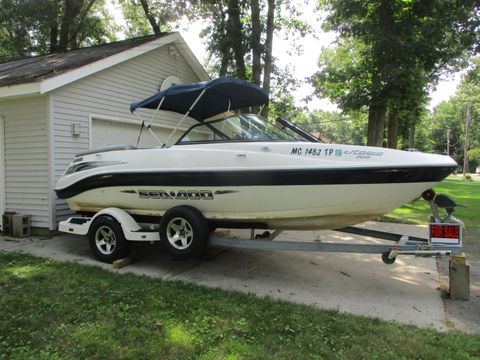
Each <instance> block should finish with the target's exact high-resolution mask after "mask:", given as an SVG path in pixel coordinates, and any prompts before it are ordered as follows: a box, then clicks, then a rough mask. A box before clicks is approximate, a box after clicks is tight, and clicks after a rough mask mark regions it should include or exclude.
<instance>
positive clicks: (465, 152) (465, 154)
mask: <svg viewBox="0 0 480 360" xmlns="http://www.w3.org/2000/svg"><path fill="white" fill-rule="evenodd" d="M470 106H471V102H470V100H468V101H467V119H466V121H465V141H464V147H463V176H465V175H466V174H467V172H468V127H469V126H470Z"/></svg>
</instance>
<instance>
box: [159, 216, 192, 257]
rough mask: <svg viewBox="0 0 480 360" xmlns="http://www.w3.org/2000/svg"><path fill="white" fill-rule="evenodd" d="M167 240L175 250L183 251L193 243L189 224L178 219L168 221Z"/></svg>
mask: <svg viewBox="0 0 480 360" xmlns="http://www.w3.org/2000/svg"><path fill="white" fill-rule="evenodd" d="M166 232H167V239H168V242H169V243H170V245H172V246H173V247H174V248H175V249H178V250H185V249H187V248H188V247H189V246H190V245H191V244H192V241H193V228H192V225H190V223H189V222H188V221H187V220H185V219H183V218H180V217H177V218H174V219H172V220H170V222H169V223H168V225H167V229H166Z"/></svg>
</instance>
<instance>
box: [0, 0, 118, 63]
mask: <svg viewBox="0 0 480 360" xmlns="http://www.w3.org/2000/svg"><path fill="white" fill-rule="evenodd" d="M115 30H116V28H115V25H114V24H113V22H112V21H111V19H110V17H109V15H108V13H107V11H106V10H105V2H104V1H103V0H63V1H59V0H0V60H3V61H6V60H12V59H17V58H22V57H26V56H33V55H43V54H48V53H52V52H56V51H65V50H70V49H76V48H78V47H81V46H89V45H94V44H100V43H104V42H107V41H111V40H114V39H115Z"/></svg>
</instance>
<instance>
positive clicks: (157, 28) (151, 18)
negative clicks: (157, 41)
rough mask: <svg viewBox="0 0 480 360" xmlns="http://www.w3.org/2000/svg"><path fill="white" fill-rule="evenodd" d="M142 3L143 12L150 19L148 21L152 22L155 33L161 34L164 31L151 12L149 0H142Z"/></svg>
mask: <svg viewBox="0 0 480 360" xmlns="http://www.w3.org/2000/svg"><path fill="white" fill-rule="evenodd" d="M140 3H141V4H142V8H143V12H144V13H145V16H146V17H147V19H148V22H149V23H150V26H151V27H152V30H153V33H154V34H155V35H159V34H161V33H162V32H161V31H160V26H158V24H157V21H156V20H155V16H153V15H152V13H151V12H150V8H149V6H148V1H147V0H140Z"/></svg>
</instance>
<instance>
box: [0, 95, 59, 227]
mask: <svg viewBox="0 0 480 360" xmlns="http://www.w3.org/2000/svg"><path fill="white" fill-rule="evenodd" d="M47 99H48V96H35V97H31V98H21V99H16V100H3V101H0V115H1V116H3V117H4V119H5V122H4V162H5V210H8V211H15V212H17V213H19V214H29V215H32V219H31V220H32V226H33V227H41V228H48V227H49V223H50V208H51V207H50V204H51V189H50V181H49V180H50V176H49V146H48V110H47V109H48V107H47V101H48V100H47Z"/></svg>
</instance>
